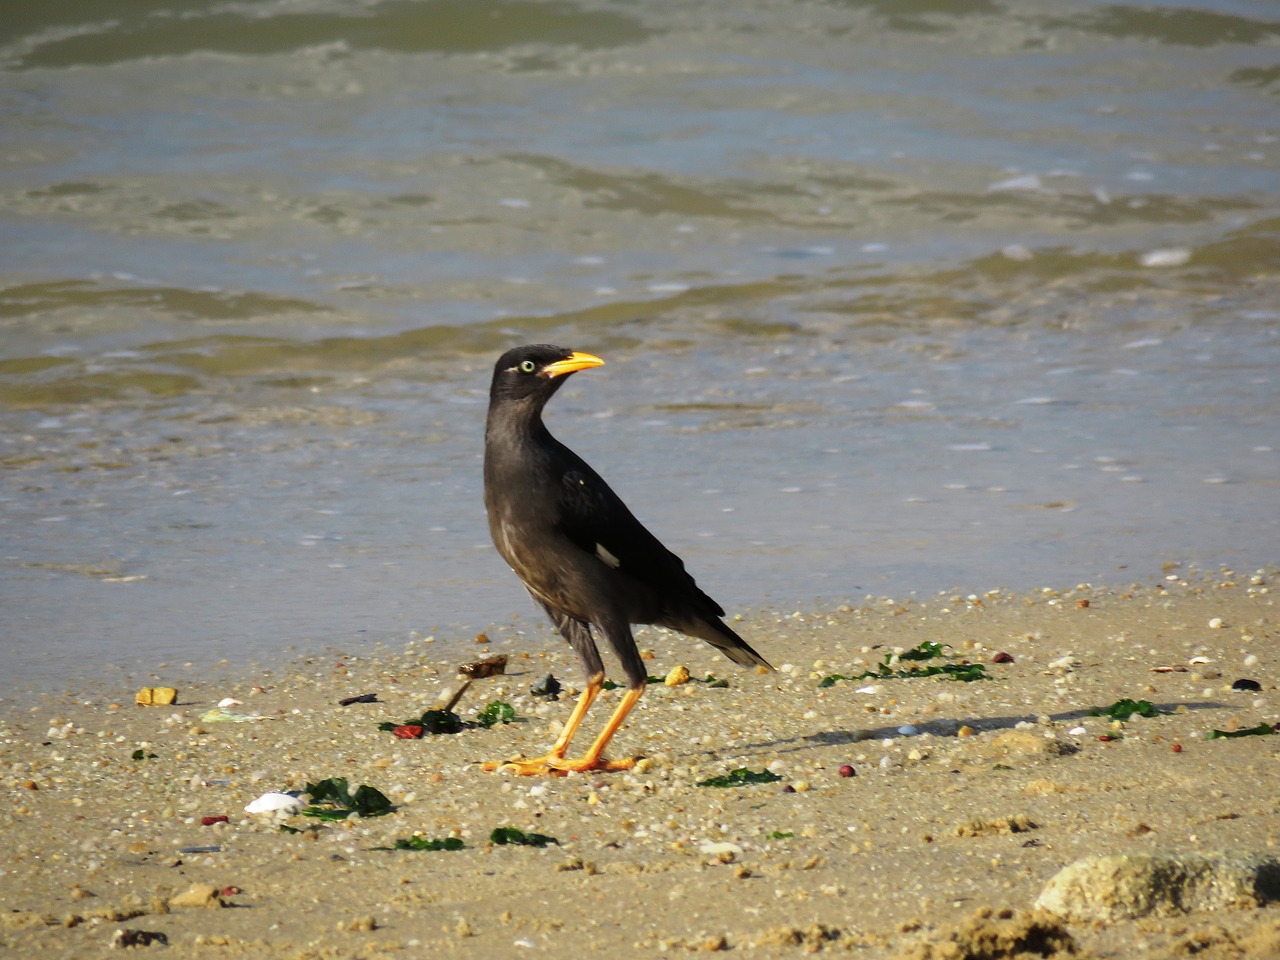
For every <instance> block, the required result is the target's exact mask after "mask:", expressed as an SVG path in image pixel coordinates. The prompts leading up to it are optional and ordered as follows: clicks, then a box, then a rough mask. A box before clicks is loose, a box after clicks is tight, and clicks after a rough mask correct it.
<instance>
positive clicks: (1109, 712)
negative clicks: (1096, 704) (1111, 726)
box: [1089, 697, 1161, 721]
mask: <svg viewBox="0 0 1280 960" xmlns="http://www.w3.org/2000/svg"><path fill="white" fill-rule="evenodd" d="M1135 713H1136V714H1137V715H1138V716H1140V717H1158V716H1160V713H1161V711H1160V710H1158V709H1156V706H1155V704H1153V703H1152V702H1151V701H1150V700H1130V699H1129V698H1127V697H1126V698H1124V699H1123V700H1117V701H1116V702H1115V703H1113V704H1111V706H1109V707H1102V708H1099V709H1095V710H1090V711H1089V716H1091V717H1110V718H1111V719H1112V720H1122V721H1123V720H1128V719H1129V718H1130V717H1131V716H1133V715H1134V714H1135Z"/></svg>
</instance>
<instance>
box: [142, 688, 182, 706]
mask: <svg viewBox="0 0 1280 960" xmlns="http://www.w3.org/2000/svg"><path fill="white" fill-rule="evenodd" d="M177 700H178V691H177V690H175V689H174V688H173V687H143V688H142V689H141V690H139V691H138V692H137V693H136V694H135V695H134V697H133V702H134V703H136V704H137V705H138V706H140V707H167V706H170V705H171V704H173V703H176V702H177Z"/></svg>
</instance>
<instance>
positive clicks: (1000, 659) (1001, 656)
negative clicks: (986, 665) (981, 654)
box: [991, 650, 1013, 663]
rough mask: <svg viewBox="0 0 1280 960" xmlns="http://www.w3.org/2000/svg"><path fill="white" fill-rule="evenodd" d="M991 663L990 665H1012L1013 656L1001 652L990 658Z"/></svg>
mask: <svg viewBox="0 0 1280 960" xmlns="http://www.w3.org/2000/svg"><path fill="white" fill-rule="evenodd" d="M991 662H992V663H1013V654H1011V653H1005V652H1004V651H1003V650H1001V651H1000V652H999V653H997V654H996V655H995V656H994V657H992V658H991Z"/></svg>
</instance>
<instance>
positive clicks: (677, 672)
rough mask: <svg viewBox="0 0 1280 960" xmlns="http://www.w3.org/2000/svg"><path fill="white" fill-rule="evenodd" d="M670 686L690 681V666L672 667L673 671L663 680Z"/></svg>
mask: <svg viewBox="0 0 1280 960" xmlns="http://www.w3.org/2000/svg"><path fill="white" fill-rule="evenodd" d="M662 682H663V684H665V685H666V686H668V687H678V686H680V685H681V684H684V683H688V682H689V668H688V667H685V666H677V667H672V668H671V672H670V673H668V674H667V676H666V678H665V679H664V680H663V681H662Z"/></svg>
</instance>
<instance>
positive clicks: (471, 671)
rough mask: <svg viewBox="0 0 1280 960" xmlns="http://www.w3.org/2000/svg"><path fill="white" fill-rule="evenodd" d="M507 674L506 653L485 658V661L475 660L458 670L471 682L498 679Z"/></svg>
mask: <svg viewBox="0 0 1280 960" xmlns="http://www.w3.org/2000/svg"><path fill="white" fill-rule="evenodd" d="M486 642H487V640H486ZM506 672H507V655H506V654H505V653H499V654H497V655H495V656H492V657H485V658H484V659H483V660H473V661H471V662H470V663H464V664H463V665H462V666H460V667H459V668H458V673H459V674H460V675H461V676H464V677H467V678H468V679H470V680H483V679H485V678H486V677H496V676H499V675H501V674H504V673H506Z"/></svg>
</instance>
